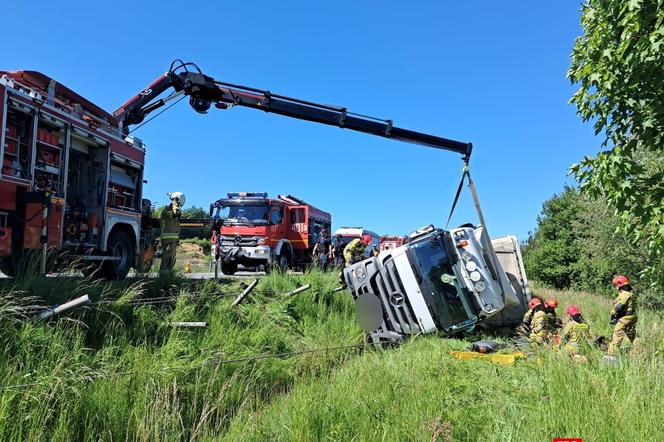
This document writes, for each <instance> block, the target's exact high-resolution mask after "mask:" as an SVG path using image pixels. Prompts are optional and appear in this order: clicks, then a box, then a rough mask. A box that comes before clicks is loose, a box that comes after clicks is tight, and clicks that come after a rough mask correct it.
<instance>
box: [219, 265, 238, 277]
mask: <svg viewBox="0 0 664 442" xmlns="http://www.w3.org/2000/svg"><path fill="white" fill-rule="evenodd" d="M235 272H237V264H232V263H227V262H222V263H221V273H223V274H224V275H233V274H235Z"/></svg>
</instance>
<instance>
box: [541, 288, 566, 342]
mask: <svg viewBox="0 0 664 442" xmlns="http://www.w3.org/2000/svg"><path fill="white" fill-rule="evenodd" d="M556 308H558V300H557V299H556V298H553V297H551V298H549V299H547V300H546V302H545V303H544V312H545V313H546V316H547V325H548V327H549V332H550V333H551V334H556V333H557V332H558V330H560V329H561V328H562V326H563V322H562V321H561V319H560V318H559V317H558V314H557V313H556Z"/></svg>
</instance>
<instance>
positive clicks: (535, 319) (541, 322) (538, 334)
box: [528, 298, 549, 348]
mask: <svg viewBox="0 0 664 442" xmlns="http://www.w3.org/2000/svg"><path fill="white" fill-rule="evenodd" d="M529 307H530V309H531V310H532V311H533V315H532V319H531V321H530V335H529V337H528V341H529V342H530V345H531V346H532V348H538V347H540V346H541V345H543V344H544V343H545V342H546V340H547V337H548V329H549V325H548V319H549V317H548V316H547V314H546V312H545V311H544V306H543V305H542V301H541V300H540V299H539V298H533V299H531V300H530V304H529Z"/></svg>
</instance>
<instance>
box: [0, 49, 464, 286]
mask: <svg viewBox="0 0 664 442" xmlns="http://www.w3.org/2000/svg"><path fill="white" fill-rule="evenodd" d="M0 78H1V80H0V157H1V158H2V161H3V163H2V171H1V174H0V270H2V271H3V273H6V274H9V275H13V274H15V273H16V271H17V268H16V263H17V261H20V257H21V256H23V255H25V254H26V252H30V251H36V250H41V251H42V254H41V256H42V257H45V256H46V251H47V250H50V251H57V252H60V253H59V255H60V256H59V257H60V260H61V262H65V263H69V262H72V261H74V262H83V263H86V264H89V265H88V266H86V269H88V271H91V270H90V269H93V270H95V271H96V270H99V273H100V274H103V275H104V276H106V277H109V278H116V279H118V278H123V277H124V276H126V274H127V272H128V271H129V269H130V268H131V267H135V268H143V269H146V268H148V267H149V265H150V263H151V257H152V256H153V253H154V248H153V245H154V241H153V239H152V231H153V230H152V229H153V227H155V222H154V220H153V219H152V217H151V209H150V206H151V204H150V202H149V201H147V200H143V199H142V195H143V183H144V181H143V173H144V162H145V147H144V145H143V143H142V142H141V140H139V139H138V138H136V137H131V136H129V127H130V126H132V125H137V124H140V123H141V122H143V121H144V120H145V117H146V116H147V115H149V114H150V113H152V112H154V111H155V110H157V109H159V108H161V107H163V106H165V105H166V104H167V103H169V102H172V103H171V105H173V104H175V103H176V102H177V101H173V100H179V99H181V98H183V97H188V98H189V104H190V106H191V107H192V108H193V109H194V110H195V111H196V112H198V113H203V114H204V113H207V111H208V110H209V109H210V108H211V107H212V106H213V105H214V107H215V108H217V109H229V108H232V107H236V106H241V107H247V108H251V109H257V110H262V111H265V112H271V113H276V114H279V115H283V116H287V117H291V118H297V119H301V120H307V121H312V122H315V123H320V124H326V125H331V126H337V127H340V128H346V129H350V130H354V131H358V132H363V133H367V134H370V135H376V136H380V137H384V138H390V139H395V140H399V141H404V142H409V143H415V144H420V145H423V146H427V147H433V148H437V149H443V150H449V151H452V152H456V153H459V154H461V155H463V158H464V159H465V160H466V161H467V160H468V159H469V158H470V155H471V152H472V144H470V143H464V142H460V141H455V140H450V139H447V138H442V137H438V136H434V135H429V134H425V133H421V132H416V131H412V130H408V129H404V128H401V127H397V126H395V125H394V124H393V122H392V120H382V119H377V118H373V117H367V116H365V115H361V114H357V113H353V112H350V111H348V109H347V108H345V107H341V106H332V105H324V104H317V103H312V102H309V101H305V100H300V99H297V98H290V97H286V96H283V95H277V94H273V93H271V92H270V91H266V90H260V89H256V88H252V87H247V86H240V85H235V84H231V83H225V82H221V81H218V80H215V79H214V78H212V77H209V76H207V75H205V74H203V73H202V72H201V70H200V69H199V68H198V66H196V65H195V64H193V63H184V62H182V61H180V60H176V61H174V62H173V63H172V64H171V66H170V68H169V69H168V71H167V72H166V73H165V74H163V75H161V76H159V77H158V78H157V79H156V80H155V81H154V82H152V83H151V84H150V85H149V86H148V87H147V88H145V89H143V90H142V91H141V92H139V93H138V94H137V95H135V96H134V97H133V98H131V99H130V100H128V101H127V102H126V103H124V104H123V105H122V106H120V107H119V108H118V109H117V110H115V111H114V112H113V113H112V114H110V113H108V112H106V111H104V110H103V109H101V108H100V107H98V106H97V105H95V104H94V103H92V102H90V101H89V100H87V99H85V98H83V97H82V96H80V95H79V94H77V93H76V92H74V91H72V90H71V89H69V88H67V87H65V86H64V85H62V84H60V83H58V82H57V81H55V80H54V79H52V78H50V77H48V76H46V75H44V74H41V73H39V72H35V71H13V72H9V71H0ZM169 89H172V93H171V94H170V95H168V96H166V97H165V98H159V97H160V96H161V95H162V94H163V93H165V92H166V91H167V90H169ZM44 263H45V259H42V271H45V268H46V266H45V264H44Z"/></svg>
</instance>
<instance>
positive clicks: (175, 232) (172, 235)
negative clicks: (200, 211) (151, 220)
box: [160, 199, 182, 270]
mask: <svg viewBox="0 0 664 442" xmlns="http://www.w3.org/2000/svg"><path fill="white" fill-rule="evenodd" d="M181 213H182V207H181V205H180V203H179V201H177V200H175V199H174V200H172V201H171V204H169V205H168V206H166V208H165V209H164V211H163V212H161V236H160V239H161V267H160V269H161V270H173V267H175V255H176V253H177V248H178V243H179V242H180V215H181Z"/></svg>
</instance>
